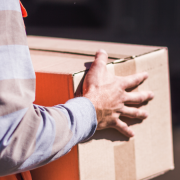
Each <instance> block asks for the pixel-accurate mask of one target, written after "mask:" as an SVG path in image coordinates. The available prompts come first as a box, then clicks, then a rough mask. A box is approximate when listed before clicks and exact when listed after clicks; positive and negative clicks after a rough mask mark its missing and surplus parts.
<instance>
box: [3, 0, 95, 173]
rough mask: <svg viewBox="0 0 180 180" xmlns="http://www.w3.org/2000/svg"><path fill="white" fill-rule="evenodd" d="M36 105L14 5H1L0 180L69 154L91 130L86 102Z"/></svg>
mask: <svg viewBox="0 0 180 180" xmlns="http://www.w3.org/2000/svg"><path fill="white" fill-rule="evenodd" d="M34 99H35V73H34V70H33V66H32V63H31V58H30V53H29V48H28V46H27V41H26V33H25V29H24V23H23V19H22V14H21V9H20V4H19V0H0V167H1V168H0V176H5V175H9V174H13V173H19V172H22V171H26V170H30V169H34V168H36V167H39V166H42V165H44V164H47V163H49V162H51V161H53V160H55V159H57V158H59V157H61V156H63V155H64V154H66V153H67V152H69V151H70V149H71V148H72V147H73V146H74V145H76V144H77V143H79V142H81V141H84V140H86V139H88V138H90V137H91V136H92V135H93V133H94V132H95V130H96V127H97V119H96V111H95V109H94V106H93V104H92V103H91V102H90V100H89V99H86V98H84V97H80V98H74V99H72V100H69V101H68V102H66V103H65V104H61V105H57V106H54V107H42V106H38V105H35V104H33V102H34Z"/></svg>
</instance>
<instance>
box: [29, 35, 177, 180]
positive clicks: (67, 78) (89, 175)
mask: <svg viewBox="0 0 180 180" xmlns="http://www.w3.org/2000/svg"><path fill="white" fill-rule="evenodd" d="M28 42H29V47H30V50H31V57H32V61H33V65H34V69H35V71H36V81H37V85H36V102H35V103H36V104H39V105H44V106H53V105H57V104H60V103H65V102H66V101H67V100H68V99H71V98H73V97H75V96H79V95H80V94H81V89H82V82H83V77H84V75H85V72H86V70H88V69H89V68H90V65H91V63H92V62H93V61H94V55H95V52H96V51H97V50H98V49H101V48H103V49H105V50H106V51H107V52H108V54H109V60H108V64H107V68H108V70H109V71H110V72H111V73H113V74H115V75H117V76H127V75H131V74H135V73H138V72H144V71H146V72H148V73H149V78H148V80H146V81H145V82H144V83H142V84H141V85H140V86H139V87H138V88H136V89H134V91H146V90H148V91H149V90H150V91H153V92H154V94H155V98H154V99H153V100H152V101H150V102H149V103H148V104H144V105H142V106H141V107H140V108H144V109H146V110H147V111H148V114H149V117H148V118H147V119H146V120H144V121H139V120H130V119H125V121H126V122H127V123H128V124H129V125H130V126H131V128H132V129H133V130H134V132H135V137H134V138H132V139H127V138H126V137H124V136H123V135H122V134H121V133H119V132H118V131H116V130H114V129H107V130H102V131H97V132H96V133H95V135H94V136H93V137H92V138H91V139H90V140H89V141H88V142H85V143H81V144H78V145H77V146H76V147H74V148H73V149H72V151H71V152H70V153H68V154H67V155H65V156H64V157H62V158H60V159H59V160H57V161H55V162H53V163H50V164H49V165H46V166H44V167H41V168H38V169H36V170H33V171H31V173H32V177H33V179H34V180H55V179H64V180H140V179H150V178H152V177H155V176H158V175H160V174H162V173H164V172H166V171H168V170H171V169H173V168H174V165H173V149H172V130H171V112H170V91H169V71H168V54H167V49H166V48H162V47H151V46H140V45H127V44H118V43H104V42H93V41H80V40H68V39H58V38H43V37H28Z"/></svg>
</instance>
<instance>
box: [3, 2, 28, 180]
mask: <svg viewBox="0 0 180 180" xmlns="http://www.w3.org/2000/svg"><path fill="white" fill-rule="evenodd" d="M19 2H20V6H21V11H22V16H23V17H27V11H26V9H25V8H24V6H23V5H22V3H21V1H19ZM0 180H32V178H31V173H30V172H29V171H27V172H23V173H19V174H14V175H10V176H5V177H0Z"/></svg>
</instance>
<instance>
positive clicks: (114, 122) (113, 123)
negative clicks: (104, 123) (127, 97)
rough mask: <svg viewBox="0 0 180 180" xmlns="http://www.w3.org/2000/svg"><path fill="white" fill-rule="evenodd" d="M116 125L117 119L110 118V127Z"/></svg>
mask: <svg viewBox="0 0 180 180" xmlns="http://www.w3.org/2000/svg"><path fill="white" fill-rule="evenodd" d="M117 125H118V119H113V120H111V123H110V126H111V127H116V126H117Z"/></svg>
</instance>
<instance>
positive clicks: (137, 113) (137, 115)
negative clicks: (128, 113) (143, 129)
mask: <svg viewBox="0 0 180 180" xmlns="http://www.w3.org/2000/svg"><path fill="white" fill-rule="evenodd" d="M139 115H140V113H139V111H138V110H136V111H135V113H134V118H138V117H139Z"/></svg>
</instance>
